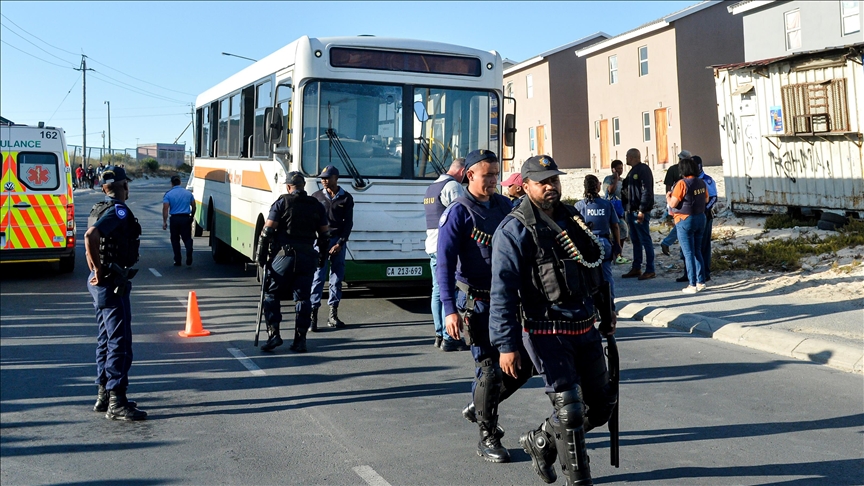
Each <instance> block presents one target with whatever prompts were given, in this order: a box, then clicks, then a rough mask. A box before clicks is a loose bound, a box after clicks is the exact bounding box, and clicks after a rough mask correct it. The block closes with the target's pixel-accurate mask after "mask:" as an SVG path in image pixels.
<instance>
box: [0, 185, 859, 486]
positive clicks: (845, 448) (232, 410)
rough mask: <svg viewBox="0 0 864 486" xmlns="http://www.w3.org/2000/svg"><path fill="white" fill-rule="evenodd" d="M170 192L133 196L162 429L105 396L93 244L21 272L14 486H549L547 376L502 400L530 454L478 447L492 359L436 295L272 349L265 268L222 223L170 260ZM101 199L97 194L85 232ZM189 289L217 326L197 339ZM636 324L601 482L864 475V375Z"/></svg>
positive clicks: (15, 341) (152, 392)
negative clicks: (220, 249) (458, 334)
mask: <svg viewBox="0 0 864 486" xmlns="http://www.w3.org/2000/svg"><path fill="white" fill-rule="evenodd" d="M160 183H161V184H164V181H160ZM166 189H167V187H163V186H160V185H156V184H155V183H153V181H135V183H133V184H132V195H131V199H130V207H131V208H132V210H133V211H134V212H135V214H136V216H137V217H138V218H139V220H141V222H142V225H143V226H144V235H143V240H144V241H143V244H142V257H141V262H140V263H139V267H140V268H141V271H140V273H139V274H138V276H137V277H136V278H135V280H134V289H133V293H132V304H133V315H134V318H133V330H134V334H135V338H134V340H135V341H134V342H135V344H134V353H135V362H134V364H133V366H132V370H131V375H130V388H129V395H130V398H132V399H135V400H138V402H139V407H140V408H142V409H144V410H146V411H147V412H148V413H149V417H148V420H147V421H145V422H139V423H122V422H112V421H109V420H106V419H105V418H104V417H103V415H102V414H97V413H94V412H92V411H91V409H92V406H93V401H94V398H95V393H96V386H95V385H94V384H93V379H94V373H95V365H94V363H93V360H94V352H95V351H94V349H95V335H96V325H95V320H94V316H93V307H92V301H91V300H90V297H89V294H88V293H87V289H86V285H85V281H86V277H87V269H86V264H85V263H84V258H83V246H82V247H80V248H79V252H78V265H77V268H76V271H75V272H74V273H73V274H68V275H57V274H56V273H54V271H53V268H52V266H51V265H29V266H24V265H4V266H3V271H2V275H0V316H2V318H0V432H2V433H0V459H2V460H0V482H2V483H3V485H4V486H10V485H18V484H21V485H32V484H64V485H73V484H74V485H78V484H81V485H84V484H88V485H94V484H95V485H101V484H106V485H107V484H127V485H156V484H346V485H347V484H352V485H353V484H357V485H363V484H369V485H376V486H380V485H386V484H391V485H402V484H423V485H425V484H441V485H485V484H520V485H538V486H539V485H542V484H544V483H543V482H542V481H541V480H540V479H539V478H538V477H537V476H536V475H535V474H534V472H533V470H532V468H531V465H530V459H529V458H528V456H527V455H526V454H525V453H524V452H522V450H521V449H520V448H519V445H518V436H519V434H520V433H522V432H524V431H526V430H528V429H530V428H533V427H535V426H536V425H537V424H539V423H540V421H541V420H542V419H543V418H544V417H545V416H547V415H548V414H549V413H550V412H551V405H550V404H549V400H548V399H547V398H546V396H545V395H544V393H543V389H542V383H541V382H540V380H539V379H538V378H534V379H532V380H531V381H529V383H528V384H527V385H526V387H525V388H524V389H522V390H520V391H518V392H517V393H516V394H515V395H514V396H513V397H512V398H510V399H509V400H507V401H505V402H504V403H503V404H502V405H501V407H500V413H501V419H500V423H501V425H502V426H503V427H504V428H505V429H506V430H507V433H506V436H505V437H504V439H503V442H504V445H505V446H506V447H508V448H509V449H510V452H511V454H512V457H513V462H512V463H509V464H491V463H486V462H484V461H482V460H481V459H480V458H479V457H477V455H476V453H475V450H476V443H477V440H478V436H477V428H476V426H475V425H473V424H469V423H468V422H466V421H465V420H464V419H462V417H461V415H460V411H461V409H462V407H464V406H465V405H466V404H467V403H468V401H469V400H470V396H469V392H470V387H471V376H472V374H473V363H472V362H471V358H470V355H469V353H465V352H463V353H443V352H440V351H438V350H436V349H434V348H433V347H432V341H433V339H432V336H433V332H432V324H431V317H430V315H429V311H428V290H425V289H399V290H392V289H391V290H378V291H370V290H368V289H360V288H358V289H349V290H347V291H346V292H345V296H344V301H343V304H342V305H341V306H340V317H341V318H342V319H343V320H345V321H346V322H347V323H348V326H347V327H346V328H345V329H342V330H338V331H335V330H333V331H331V330H327V331H325V332H321V333H318V334H312V333H310V340H309V348H310V352H309V353H308V354H301V355H298V354H294V353H292V352H290V351H289V350H288V349H287V347H288V344H289V343H290V341H289V342H286V344H285V345H284V346H283V347H281V348H278V349H277V351H276V353H274V354H265V353H262V352H260V350H258V349H257V348H255V347H253V346H252V336H253V334H252V329H253V323H254V314H255V310H256V306H257V293H258V284H257V282H256V281H255V278H254V273H253V272H252V271H251V270H250V271H245V270H244V268H243V266H242V265H241V264H237V263H235V264H228V265H216V264H214V263H213V262H212V260H211V259H210V256H209V249H208V247H207V246H206V239H205V238H197V239H196V241H195V243H196V245H197V246H196V252H195V262H194V264H193V266H191V267H186V266H184V267H173V266H171V264H172V256H171V251H170V244H169V243H168V235H167V232H163V231H162V229H161V204H160V202H161V195H162V193H163V192H164V191H165V190H166ZM97 198H98V196H97V195H96V194H95V193H87V192H86V191H79V192H78V193H76V202H77V208H76V209H77V211H76V215H77V220H78V235H79V242H80V241H81V240H80V237H81V235H83V232H84V230H85V226H86V216H87V212H88V211H89V207H90V206H91V205H92V204H93V203H94V202H95V201H96V200H97ZM151 269H152V270H151ZM190 290H195V291H196V293H197V296H198V302H199V306H200V310H201V316H202V319H203V322H204V327H205V328H206V329H208V330H210V331H211V332H212V334H211V335H210V336H208V337H203V338H194V339H184V338H181V337H179V336H178V335H177V333H178V331H181V330H183V328H184V323H185V314H186V309H185V304H186V300H187V296H188V293H189V291H190ZM286 314H287V316H288V319H287V320H288V321H289V322H290V319H291V314H290V313H286ZM286 327H289V330H288V331H287V332H285V335H288V336H290V335H291V330H290V324H289V325H287V326H286ZM262 337H263V334H262ZM618 337H619V348H620V352H621V367H622V373H621V374H622V396H621V413H620V419H621V467H620V468H619V469H615V468H612V467H610V466H609V451H608V446H609V440H608V433H607V431H606V429H605V428H603V429H598V430H595V431H592V432H591V433H589V434H588V444H589V448H590V455H591V459H592V464H591V467H592V473H593V476H594V478H595V483H596V484H623V483H635V484H645V485H649V484H676V485H678V484H680V485H693V484H699V485H728V484H760V485H761V484H788V485H799V484H802V485H803V484H831V485H853V484H855V485H857V484H864V444H862V432H864V399H862V390H864V387H862V376H861V375H857V374H851V373H844V372H841V371H837V370H833V369H830V368H828V367H825V366H820V365H816V364H812V363H805V362H800V361H795V360H792V359H783V358H778V357H777V356H775V355H771V354H767V353H763V352H760V351H756V350H753V349H748V348H743V347H738V346H735V345H731V344H726V343H722V342H717V341H712V340H710V339H707V338H700V337H696V336H693V335H688V334H685V333H681V332H677V331H674V330H668V329H659V328H652V327H647V326H643V325H641V323H636V322H632V321H624V322H621V323H620V327H619V331H618ZM238 357H239V359H238ZM245 357H248V359H245ZM247 366H248V368H247ZM250 368H251V369H250ZM559 483H561V480H560V479H559Z"/></svg>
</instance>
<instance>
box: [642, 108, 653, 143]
mask: <svg viewBox="0 0 864 486" xmlns="http://www.w3.org/2000/svg"><path fill="white" fill-rule="evenodd" d="M642 141H643V142H650V141H651V112H648V111H643V112H642Z"/></svg>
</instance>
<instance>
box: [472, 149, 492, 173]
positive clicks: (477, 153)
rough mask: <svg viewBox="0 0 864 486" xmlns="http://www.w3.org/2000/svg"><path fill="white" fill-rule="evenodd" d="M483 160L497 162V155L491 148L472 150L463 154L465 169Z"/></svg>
mask: <svg viewBox="0 0 864 486" xmlns="http://www.w3.org/2000/svg"><path fill="white" fill-rule="evenodd" d="M484 160H485V161H487V162H490V163H492V162H498V156H497V155H495V152H493V151H491V150H485V149H479V150H474V151H472V152H470V153H469V154H468V155H467V156H465V170H468V169H470V168H471V166H472V165H474V164H479V163H480V162H483V161H484Z"/></svg>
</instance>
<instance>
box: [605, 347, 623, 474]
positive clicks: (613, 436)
mask: <svg viewBox="0 0 864 486" xmlns="http://www.w3.org/2000/svg"><path fill="white" fill-rule="evenodd" d="M606 358H607V360H608V362H609V383H610V386H611V387H612V389H613V391H614V392H615V406H614V407H613V408H612V416H611V417H609V463H610V464H611V465H612V466H615V467H618V404H619V403H620V402H621V393H620V391H619V387H618V383H619V379H620V371H621V370H620V368H619V364H618V344H617V343H616V342H615V336H613V335H611V334H610V335H608V336H606Z"/></svg>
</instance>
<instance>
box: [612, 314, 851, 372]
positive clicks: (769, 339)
mask: <svg viewBox="0 0 864 486" xmlns="http://www.w3.org/2000/svg"><path fill="white" fill-rule="evenodd" d="M618 307H619V311H618V317H619V318H625V319H633V320H638V321H642V322H644V323H646V324H650V325H652V326H654V327H671V328H674V329H679V330H681V331H686V332H688V333H690V334H699V335H701V336H706V337H710V338H712V339H716V340H718V341H723V342H726V343H732V344H737V345H740V346H747V347H748V348H754V349H758V350H760V351H767V352H769V353H774V354H779V355H781V356H786V357H790V358H795V359H800V360H803V361H812V362H814V363H819V364H824V365H828V366H830V367H832V368H837V369H839V370H843V371H849V372H852V373H864V348H860V347H855V346H850V345H848V344H838V343H832V342H829V341H826V340H823V339H817V338H811V337H807V336H801V335H798V334H796V333H794V332H790V331H784V330H777V329H763V328H759V327H754V326H743V325H741V324H736V323H733V322H730V321H725V320H723V319H717V318H713V317H705V316H702V315H699V314H690V313H686V312H680V311H677V310H674V309H667V308H664V307H654V306H649V305H645V304H637V303H630V302H627V301H626V300H619V301H618Z"/></svg>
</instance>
